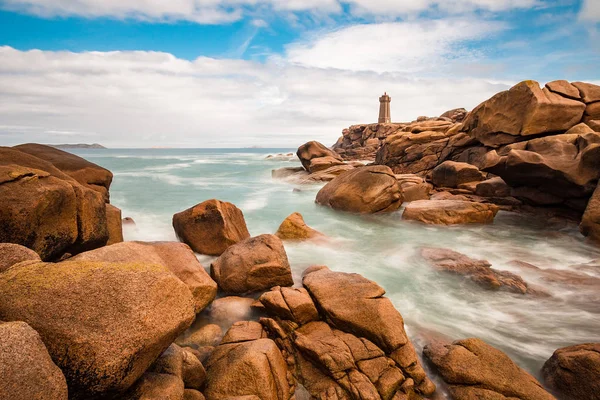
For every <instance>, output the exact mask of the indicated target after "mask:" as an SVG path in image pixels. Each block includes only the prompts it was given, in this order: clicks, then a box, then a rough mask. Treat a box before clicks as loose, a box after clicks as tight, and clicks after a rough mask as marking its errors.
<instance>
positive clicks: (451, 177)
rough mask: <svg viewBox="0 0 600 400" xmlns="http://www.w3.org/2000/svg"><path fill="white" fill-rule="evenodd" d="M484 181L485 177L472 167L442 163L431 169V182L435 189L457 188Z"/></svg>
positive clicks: (454, 163) (452, 162)
mask: <svg viewBox="0 0 600 400" xmlns="http://www.w3.org/2000/svg"><path fill="white" fill-rule="evenodd" d="M484 179H485V175H484V174H483V173H481V171H479V168H477V167H476V166H474V165H471V164H467V163H462V162H455V161H444V162H443V163H441V164H440V165H438V166H437V167H435V168H434V169H433V174H432V175H431V181H432V182H433V184H434V185H435V186H437V187H447V188H457V187H458V186H459V185H462V184H464V183H468V182H479V181H482V180H484Z"/></svg>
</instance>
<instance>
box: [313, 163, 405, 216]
mask: <svg viewBox="0 0 600 400" xmlns="http://www.w3.org/2000/svg"><path fill="white" fill-rule="evenodd" d="M316 202H317V203H318V204H321V205H324V206H328V207H331V208H333V209H335V210H340V211H348V212H353V213H361V214H373V213H378V212H392V211H396V210H397V209H398V208H399V207H400V205H402V190H401V188H400V185H399V184H398V181H397V180H396V177H395V176H394V174H393V173H392V170H391V169H390V168H388V167H386V166H382V165H374V166H369V167H361V168H356V169H355V170H352V171H349V172H346V173H344V174H342V175H340V176H338V177H337V178H335V179H334V180H332V181H331V182H329V183H328V184H327V185H325V186H324V187H323V188H322V189H321V190H320V191H319V193H318V194H317V199H316Z"/></svg>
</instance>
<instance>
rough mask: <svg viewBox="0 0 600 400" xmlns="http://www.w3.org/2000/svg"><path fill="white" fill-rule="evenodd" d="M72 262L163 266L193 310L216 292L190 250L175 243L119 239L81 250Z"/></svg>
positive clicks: (202, 304)
mask: <svg viewBox="0 0 600 400" xmlns="http://www.w3.org/2000/svg"><path fill="white" fill-rule="evenodd" d="M71 260H72V261H105V262H114V263H120V262H126V263H148V264H157V265H163V266H165V267H167V268H168V269H169V270H170V271H171V272H172V273H173V274H174V275H175V276H177V278H179V279H180V280H181V281H182V282H183V283H185V284H186V285H187V287H188V289H189V290H190V292H191V293H192V295H193V296H194V303H195V310H196V312H197V313H198V312H200V311H202V310H203V309H204V308H205V307H206V306H207V305H208V304H210V302H211V301H213V299H214V298H215V296H216V294H217V284H216V283H215V281H213V280H212V279H211V277H210V276H209V275H208V273H207V272H206V271H205V270H204V268H203V267H202V265H201V264H200V262H199V261H198V259H197V258H196V256H195V255H194V253H193V252H192V250H191V249H190V248H189V247H188V246H187V245H186V244H183V243H177V242H123V243H117V244H114V245H111V246H106V247H102V248H100V249H96V250H92V251H88V252H85V253H81V254H79V255H77V256H75V257H73V258H72V259H71Z"/></svg>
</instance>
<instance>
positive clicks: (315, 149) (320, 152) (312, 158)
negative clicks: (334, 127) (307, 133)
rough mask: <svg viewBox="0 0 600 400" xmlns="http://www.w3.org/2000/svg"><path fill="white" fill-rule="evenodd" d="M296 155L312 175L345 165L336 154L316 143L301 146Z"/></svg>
mask: <svg viewBox="0 0 600 400" xmlns="http://www.w3.org/2000/svg"><path fill="white" fill-rule="evenodd" d="M296 154H297V155H298V158H299V159H300V162H301V163H302V166H303V167H304V169H305V170H307V171H308V172H310V173H313V172H319V171H322V170H325V169H328V168H330V167H333V166H336V165H341V164H343V163H344V162H343V161H342V158H341V157H340V156H339V155H338V154H337V153H336V152H334V151H333V150H330V149H328V148H327V147H325V146H324V145H323V144H321V143H319V142H315V141H311V142H308V143H305V144H303V145H302V146H300V147H299V148H298V151H297V152H296Z"/></svg>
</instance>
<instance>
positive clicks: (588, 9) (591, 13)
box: [579, 0, 600, 22]
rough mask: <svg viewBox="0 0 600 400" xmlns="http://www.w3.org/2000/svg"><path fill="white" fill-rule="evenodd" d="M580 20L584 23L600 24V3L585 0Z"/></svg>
mask: <svg viewBox="0 0 600 400" xmlns="http://www.w3.org/2000/svg"><path fill="white" fill-rule="evenodd" d="M579 18H580V19H581V20H583V21H589V22H600V1H598V0H583V4H582V6H581V11H580V13H579Z"/></svg>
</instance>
